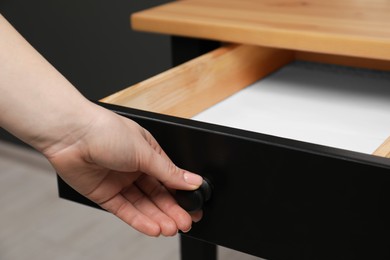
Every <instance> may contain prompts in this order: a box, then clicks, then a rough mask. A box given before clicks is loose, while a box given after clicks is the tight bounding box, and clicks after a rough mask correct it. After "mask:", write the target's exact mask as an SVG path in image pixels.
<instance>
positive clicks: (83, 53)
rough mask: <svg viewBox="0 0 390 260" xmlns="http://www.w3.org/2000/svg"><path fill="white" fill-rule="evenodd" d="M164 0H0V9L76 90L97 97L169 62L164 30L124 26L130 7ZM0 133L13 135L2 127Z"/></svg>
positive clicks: (168, 48)
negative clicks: (134, 29)
mask: <svg viewBox="0 0 390 260" xmlns="http://www.w3.org/2000/svg"><path fill="white" fill-rule="evenodd" d="M165 2H169V1H168V0H139V1H134V0H110V1H106V0H82V1H80V0H55V1H53V0H35V1H32V0H3V1H0V12H1V13H2V15H3V16H5V17H6V18H7V19H8V21H9V22H10V23H11V24H12V25H13V26H14V27H15V28H16V29H17V30H18V31H19V32H20V33H21V34H22V35H23V36H24V37H25V38H26V39H27V40H28V41H29V42H30V43H31V44H32V45H33V46H34V47H35V48H36V49H37V50H38V51H39V52H40V53H41V54H42V55H43V56H44V57H45V58H46V59H47V60H48V61H49V62H50V63H51V64H53V66H54V67H56V68H57V69H58V70H59V71H60V72H61V73H62V74H63V75H64V76H65V77H66V78H67V79H68V80H69V81H70V82H72V83H73V84H74V85H75V86H76V87H77V88H78V89H79V90H80V91H81V93H83V94H84V95H85V96H86V97H87V98H89V99H93V100H97V99H100V98H103V97H105V96H107V95H109V94H111V93H114V92H116V91H118V90H120V89H123V88H125V87H127V86H130V85H132V84H134V83H136V82H139V81H141V80H144V79H146V78H148V77H150V76H152V75H155V74H157V73H159V72H161V71H164V70H166V69H168V68H169V67H170V66H171V62H170V39H169V37H168V36H163V35H157V34H150V33H141V32H135V31H133V30H132V29H131V28H130V14H131V13H133V12H135V11H138V10H142V9H145V8H148V7H152V6H155V5H159V4H162V3H165ZM48 98H49V97H48ZM0 138H1V139H6V140H12V141H15V139H13V138H12V137H10V136H9V135H8V134H6V133H5V131H3V132H2V133H0Z"/></svg>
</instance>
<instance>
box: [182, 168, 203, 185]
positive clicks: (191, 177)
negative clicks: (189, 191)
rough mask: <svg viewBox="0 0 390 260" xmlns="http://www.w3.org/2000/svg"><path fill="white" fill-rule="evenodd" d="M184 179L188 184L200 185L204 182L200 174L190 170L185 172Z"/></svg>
mask: <svg viewBox="0 0 390 260" xmlns="http://www.w3.org/2000/svg"><path fill="white" fill-rule="evenodd" d="M184 181H185V182H186V183H188V184H191V185H194V186H196V187H199V186H200V185H201V184H202V181H203V178H202V176H200V175H197V174H194V173H190V172H185V173H184Z"/></svg>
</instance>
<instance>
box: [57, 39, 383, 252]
mask: <svg viewBox="0 0 390 260" xmlns="http://www.w3.org/2000/svg"><path fill="white" fill-rule="evenodd" d="M298 59H299V60H305V61H303V62H302V61H301V62H297V61H296V60H298ZM325 60H326V61H327V62H328V63H333V64H342V65H351V64H359V67H367V68H369V69H370V70H362V69H354V70H353V69H350V68H344V67H338V66H330V65H322V64H314V63H311V62H312V61H325ZM307 61H310V62H307ZM388 68H389V63H388V62H384V61H378V62H376V61H374V60H368V59H359V58H344V57H338V56H328V55H325V56H323V57H322V56H321V55H316V54H310V53H304V52H295V51H289V50H283V49H274V48H264V47H258V46H250V45H226V46H223V47H221V48H218V49H216V50H214V51H212V52H210V53H207V54H205V55H202V56H200V57H198V58H195V59H193V60H191V61H189V62H186V63H184V64H182V65H180V66H178V67H175V68H173V69H171V70H169V71H167V72H164V73H162V74H160V75H157V76H155V77H153V78H150V79H148V80H146V81H144V82H141V83H139V84H136V85H134V86H132V87H129V88H127V89H124V90H122V91H120V92H118V93H115V94H113V95H111V96H109V97H107V98H104V99H103V100H101V101H100V102H98V103H99V104H100V105H102V106H104V107H106V108H108V109H111V110H113V111H115V112H117V113H119V114H121V115H123V116H125V117H128V118H131V119H133V120H135V121H137V122H138V123H139V124H141V125H142V126H143V127H145V128H146V129H148V130H149V131H150V132H151V133H152V134H153V135H154V136H155V137H156V139H157V140H158V141H159V143H160V144H161V146H162V147H163V149H164V150H165V151H166V152H167V154H168V155H169V156H170V157H171V158H172V160H173V161H174V162H175V163H176V164H177V165H178V166H180V167H182V168H185V169H188V170H190V171H194V172H197V173H199V174H201V175H203V176H205V177H207V178H208V179H209V180H211V182H212V184H213V187H214V189H213V196H212V198H211V200H210V201H209V202H208V203H207V204H206V205H205V208H204V218H203V219H202V221H200V222H199V223H196V224H195V225H194V226H193V228H192V230H191V231H190V232H189V233H188V234H187V235H188V236H191V237H194V238H198V239H201V240H204V241H208V242H212V243H215V244H218V245H222V246H226V247H230V248H233V249H236V250H239V251H242V252H246V253H250V254H254V255H257V256H261V257H264V258H270V259H328V258H330V257H332V258H333V259H338V258H340V259H345V258H348V259H352V258H357V257H358V258H361V257H362V256H367V257H371V258H372V257H375V255H376V254H378V255H381V256H383V255H390V248H389V246H388V245H389V244H390V239H389V237H388V235H387V234H388V233H389V231H390V225H389V224H388V223H389V222H388V220H389V219H390V211H389V210H388V208H389V205H390V161H389V159H388V158H385V157H386V156H387V155H388V154H389V150H390V146H389V144H388V143H386V138H387V136H386V131H387V133H388V134H390V130H389V129H386V128H388V127H389V123H388V121H390V120H386V118H389V117H388V116H387V115H388V114H389V110H386V109H387V105H386V103H388V102H386V101H384V99H385V98H390V92H389V91H387V90H386V85H387V86H390V85H389V83H390V79H389V78H388V76H387V73H385V72H380V71H385V70H387V69H388ZM373 69H375V71H373ZM302 71H308V72H309V73H310V75H308V76H307V77H304V76H302V74H301V73H302ZM321 73H325V74H321ZM326 73H330V74H326ZM344 73H350V75H347V76H346V77H347V78H349V79H348V80H350V81H348V82H356V83H357V85H359V84H360V86H352V85H350V84H348V85H347V86H346V88H342V89H341V88H336V87H335V86H334V85H330V86H326V85H324V86H320V87H323V89H317V87H315V88H314V87H313V89H311V88H310V86H309V85H308V84H309V83H310V82H318V78H319V76H318V75H338V74H343V77H344ZM362 73H363V74H362ZM364 73H366V74H364ZM357 74H359V75H360V76H359V77H362V78H361V79H357V80H356V78H355V76H356V75H357ZM286 75H290V78H288V77H287V76H286ZM291 75H292V76H293V77H294V75H295V76H296V78H297V79H299V80H298V81H296V82H298V83H295V85H294V84H292V85H290V86H288V87H286V86H285V85H284V83H283V84H282V83H280V82H279V83H280V84H279V85H278V84H275V81H276V82H277V81H278V80H279V81H286V79H291ZM361 75H363V76H361ZM279 76H280V78H278V77H279ZM371 78H372V81H371ZM339 79H340V78H338V77H336V79H335V81H333V82H336V83H337V84H338V85H337V86H343V84H342V83H341V84H340V82H337V80H339ZM341 79H343V78H342V77H341ZM366 80H367V82H377V83H378V82H379V83H378V84H379V85H378V86H372V85H369V86H361V85H362V84H361V82H365V81H366ZM270 81H271V83H270ZM287 81H288V80H287ZM272 82H273V83H272ZM320 82H321V81H320ZM324 82H325V83H327V82H328V78H327V77H325V80H324ZM257 84H260V85H257ZM264 84H265V85H264ZM267 84H268V85H267ZM270 84H271V85H270ZM369 84H371V83H369ZM281 85H283V86H284V87H282V88H280V86H281ZM363 85H364V84H363ZM248 86H249V87H248ZM259 86H260V87H259ZM256 88H260V90H261V91H260V96H259V97H257V96H254V95H257V94H254V93H253V92H250V91H251V89H256ZM262 88H264V89H266V90H267V89H268V90H267V91H268V92H262ZM273 88H274V89H273ZM248 90H249V92H247V91H248ZM346 90H348V91H351V92H350V94H349V93H345V91H346ZM273 91H274V92H273ZM255 92H256V91H255ZM307 92H310V93H311V92H313V95H312V96H311V95H308V97H309V98H311V97H313V100H315V98H314V96H315V97H318V98H320V99H319V100H322V101H323V103H324V104H323V105H324V107H322V108H320V109H318V108H317V110H315V109H314V107H313V106H314V105H313V104H314V103H315V102H314V103H313V104H312V106H310V102H309V106H306V107H301V108H300V109H301V110H299V109H297V111H298V113H300V112H299V111H304V110H313V111H310V112H311V113H308V115H309V116H308V119H309V121H307V122H306V123H300V122H295V121H299V120H295V119H294V118H291V114H286V115H285V117H284V118H283V119H279V118H277V117H276V115H277V114H278V112H276V113H275V116H274V115H272V116H270V117H269V118H268V119H266V115H267V114H268V113H265V114H264V113H260V112H264V111H258V112H253V110H250V111H251V112H249V114H250V115H261V116H260V117H259V118H255V119H251V118H249V119H247V121H245V120H244V121H242V122H241V121H238V120H239V119H242V118H245V113H244V114H242V115H239V114H238V113H239V110H240V108H243V107H246V106H248V104H249V108H251V107H252V105H251V104H255V105H256V103H257V101H256V100H257V99H258V100H259V102H258V103H261V102H264V103H265V104H264V106H265V107H267V108H269V109H270V111H271V110H278V108H281V110H284V111H286V110H289V109H295V108H299V107H300V105H302V104H303V103H305V102H304V101H303V100H301V99H299V97H300V96H301V95H303V94H305V93H307ZM243 93H244V96H245V95H246V96H249V97H253V98H254V101H253V100H252V101H251V102H252V103H250V102H249V101H248V102H246V101H245V99H244V100H242V99H241V101H239V102H238V103H237V99H240V95H242V94H243ZM264 93H266V94H264ZM278 93H279V94H280V95H281V96H275V95H276V94H278ZM373 93H374V94H373ZM286 94H287V95H286ZM264 95H265V96H264ZM286 96H287V98H288V97H291V96H293V97H298V98H296V99H292V100H291V99H290V100H289V101H288V102H290V103H289V104H290V106H288V107H286V106H282V105H285V104H286V103H287V101H286V100H287V99H284V97H286ZM364 96H367V99H361V98H362V97H364ZM282 97H283V98H282ZM351 97H356V99H355V101H356V102H357V103H350V102H352V101H351V100H350V98H351ZM343 98H346V101H345V102H344V101H343V100H342V99H343ZM336 99H339V100H336ZM340 99H341V100H340ZM300 100H301V101H300ZM375 100H377V101H378V104H380V105H378V106H377V107H375V108H374V105H375V103H376V102H375ZM309 101H310V100H309ZM327 101H329V103H331V104H332V105H333V108H334V110H332V112H331V113H328V114H327V113H325V114H324V115H323V116H322V117H323V118H324V119H329V118H330V119H332V117H335V118H337V116H339V115H338V114H343V115H345V116H346V117H348V115H351V116H355V119H354V120H352V121H353V122H355V123H356V122H359V117H360V116H361V120H362V122H363V123H362V124H359V126H360V127H356V128H365V129H366V128H368V130H367V131H368V132H367V131H361V129H355V128H354V123H352V125H351V126H346V127H347V128H345V129H347V130H348V131H349V130H350V129H355V131H354V132H353V135H354V136H355V137H354V138H352V139H351V140H349V141H346V142H344V141H345V139H348V138H349V134H348V132H347V133H346V132H345V131H347V130H345V129H344V130H341V131H340V133H336V134H334V133H333V132H334V130H333V126H332V129H331V130H329V131H328V132H326V131H325V132H322V131H321V130H322V129H321V128H324V127H321V126H320V127H317V124H318V123H317V122H321V120H317V119H318V118H316V117H320V116H319V115H318V114H317V111H319V110H321V109H322V110H327V109H328V108H332V106H329V104H327V103H328V102H327ZM266 102H269V103H266ZM277 102H281V103H279V104H278V103H277ZM294 102H296V103H294ZM367 102H370V103H368V105H367ZM301 103H302V104H301ZM344 103H346V104H352V106H356V107H355V109H351V110H348V109H349V108H348V106H347V107H346V108H345V109H346V111H347V112H342V111H339V110H337V109H339V108H340V109H341V107H339V105H340V104H344ZM232 104H233V106H232ZM234 104H239V105H238V106H239V107H235V105H234ZM360 105H361V106H363V108H367V110H370V111H367V114H365V113H363V112H364V109H363V110H362V109H361V107H360ZM236 106H237V105H236ZM260 107H261V106H260ZM335 107H336V108H335ZM381 108H383V109H384V110H382V111H381V110H380V109H381ZM224 109H227V110H224ZM302 109H303V110H302ZM374 109H375V110H374ZM371 110H374V111H371ZM224 111H225V112H224ZM226 111H228V112H226ZM348 111H358V113H359V117H358V118H356V115H354V114H353V112H352V114H351V113H350V112H348ZM378 111H379V112H378ZM279 112H280V111H279ZM287 112H291V111H287ZM325 112H326V111H325ZM348 113H349V114H348ZM279 114H280V113H279ZM298 115H299V114H298ZM233 116H234V120H231V121H232V123H231V122H230V123H229V126H226V125H224V123H223V122H227V121H229V120H230V119H232V118H233ZM223 117H225V119H222V118H223ZM298 118H299V117H298ZM373 118H376V119H375V120H373ZM299 119H301V118H299ZM346 119H348V118H345V117H344V118H343V117H339V119H337V120H333V121H332V120H330V121H325V123H324V125H325V126H327V125H328V123H326V122H337V121H338V122H339V123H340V125H342V126H343V127H344V126H345V121H349V120H346ZM219 120H220V121H219ZM224 120H225V121H224ZM226 120H227V121H226ZM267 120H268V121H267ZM286 120H291V121H287V123H286V124H287V125H290V124H292V123H294V127H295V128H297V130H294V131H295V132H296V133H297V134H295V135H292V136H289V133H290V132H291V131H289V130H288V129H285V128H286V124H283V122H285V121H286ZM237 122H238V123H237ZM244 122H246V123H247V122H249V125H251V124H250V123H251V122H253V123H255V124H253V125H252V126H253V127H254V128H251V127H252V126H249V127H243V125H244V124H246V123H244ZM313 122H316V123H313ZM372 122H375V124H376V126H375V127H372V129H373V132H374V133H373V132H370V131H371V127H369V126H370V124H371V123H372ZM235 123H236V125H235ZM259 123H260V126H264V125H267V126H271V127H269V128H272V125H277V126H279V127H276V128H277V130H278V128H282V130H285V131H283V133H282V134H281V135H280V134H275V132H272V130H265V131H264V132H258V131H256V130H254V129H256V127H258V125H259ZM381 123H382V124H381ZM302 124H304V125H303V126H302ZM329 124H330V123H329ZM316 127H317V128H316ZM269 128H268V129H269ZM274 128H275V127H274ZM263 129H264V128H263ZM266 129H267V128H266ZM334 129H336V128H334ZM303 131H306V132H305V133H304V134H302V132H303ZM359 132H364V134H359ZM326 133H332V134H334V135H331V138H327V137H326V136H325V138H324V135H326ZM309 135H310V136H313V138H312V139H310V138H309V139H306V136H309ZM351 135H352V134H351ZM334 136H336V137H334ZM337 136H338V138H339V139H340V143H342V144H341V145H339V144H338V143H337V142H336V143H334V142H332V141H333V139H335V138H337ZM294 137H297V138H294ZM327 139H328V140H327ZM367 139H370V140H367ZM317 140H320V141H319V142H320V144H319V143H317ZM328 141H329V142H328ZM355 142H361V143H363V145H362V146H359V145H356V144H355ZM350 143H352V145H350ZM362 147H363V148H362ZM370 151H372V152H370ZM59 182H60V196H62V197H66V198H68V199H73V200H76V201H79V202H80V201H81V200H80V198H76V197H72V196H73V195H69V194H70V193H68V192H64V188H62V189H61V187H64V185H65V184H63V183H62V182H61V180H59ZM61 191H62V192H63V193H62V195H61ZM74 196H77V195H74ZM83 203H89V202H87V201H83ZM318 252H321V256H318Z"/></svg>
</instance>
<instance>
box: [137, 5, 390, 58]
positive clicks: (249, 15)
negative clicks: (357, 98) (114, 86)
mask: <svg viewBox="0 0 390 260" xmlns="http://www.w3.org/2000/svg"><path fill="white" fill-rule="evenodd" d="M389 14H390V1H388V0H327V1H323V0H279V1H275V0H186V1H174V2H172V3H168V4H165V5H162V6H159V7H155V8H152V9H149V10H145V11H141V12H138V13H135V14H133V15H132V22H131V23H132V26H133V28H134V29H136V30H141V31H149V32H157V33H164V34H172V35H181V36H191V37H199V38H207V39H215V40H221V41H227V42H235V43H244V44H253V45H261V46H268V47H276V48H286V49H293V50H302V51H311V52H320V53H329V54H337V55H348V56H357V57H366V58H374V59H387V60H390V15H389Z"/></svg>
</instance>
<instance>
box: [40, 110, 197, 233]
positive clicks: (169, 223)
mask: <svg viewBox="0 0 390 260" xmlns="http://www.w3.org/2000/svg"><path fill="white" fill-rule="evenodd" d="M89 114H91V112H89ZM92 118H93V121H92V122H89V123H88V124H85V126H83V127H80V128H78V129H73V130H72V132H71V134H67V135H65V136H64V137H62V138H61V139H60V140H57V141H56V142H54V143H53V144H51V145H50V146H48V147H47V148H46V149H45V150H44V151H43V153H44V154H45V155H46V157H47V158H48V159H49V161H50V162H51V163H52V165H53V166H54V168H55V169H56V171H57V173H58V174H59V175H60V176H61V178H63V180H64V181H65V182H67V183H68V184H69V185H70V186H72V187H73V188H74V189H75V190H76V191H78V192H79V193H81V194H82V195H84V196H85V197H87V198H89V199H90V200H92V201H94V202H95V203H97V204H99V205H100V206H101V207H102V208H104V209H106V210H107V211H109V212H111V213H113V214H115V215H116V216H117V217H119V218H120V219H122V220H123V221H124V222H126V223H128V224H129V225H130V226H132V227H133V228H135V229H136V230H138V231H140V232H142V233H145V234H147V235H150V236H158V235H160V234H162V235H164V236H172V235H175V234H176V233H177V230H182V231H183V232H186V231H188V230H190V228H191V224H192V220H193V221H198V220H200V218H201V215H202V212H196V213H194V214H193V215H192V216H190V215H189V213H187V212H186V211H185V210H183V209H182V208H181V207H180V206H179V205H178V204H177V203H176V201H175V200H174V198H173V197H172V196H171V193H170V189H185V190H192V189H196V188H198V187H199V186H200V184H201V183H202V178H201V177H200V176H199V175H195V174H193V173H190V172H188V171H185V170H182V169H179V168H178V167H177V166H175V165H174V164H173V163H172V161H171V160H170V159H169V158H168V156H167V155H166V154H165V153H164V151H163V150H162V149H161V147H160V146H159V144H158V143H157V141H156V140H155V139H154V138H153V137H152V135H151V134H150V133H149V132H148V131H147V130H145V129H143V128H142V127H141V126H139V125H138V124H137V123H135V122H133V121H131V120H129V119H126V118H124V117H121V116H119V115H117V114H114V113H112V112H110V111H107V110H105V109H103V108H101V107H97V106H95V108H94V116H92ZM191 217H192V219H191Z"/></svg>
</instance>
